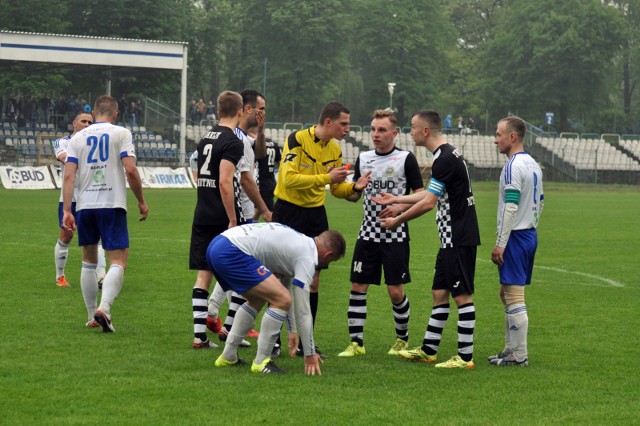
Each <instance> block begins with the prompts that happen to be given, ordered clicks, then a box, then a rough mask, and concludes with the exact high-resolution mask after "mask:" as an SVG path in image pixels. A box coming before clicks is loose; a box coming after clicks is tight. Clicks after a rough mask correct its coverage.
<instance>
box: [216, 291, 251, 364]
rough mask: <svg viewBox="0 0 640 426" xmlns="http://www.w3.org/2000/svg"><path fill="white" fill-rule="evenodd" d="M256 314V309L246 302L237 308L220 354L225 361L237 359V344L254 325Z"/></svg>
mask: <svg viewBox="0 0 640 426" xmlns="http://www.w3.org/2000/svg"><path fill="white" fill-rule="evenodd" d="M257 316H258V311H256V310H255V309H253V308H252V307H251V306H249V305H247V304H246V303H245V304H244V305H242V306H241V307H240V309H238V312H237V313H236V318H235V321H234V322H233V326H231V331H229V335H228V336H227V341H226V342H225V344H224V350H223V351H222V355H223V356H224V357H225V359H226V360H227V361H235V360H236V359H238V346H239V345H240V343H241V342H242V339H244V338H245V336H246V335H247V334H248V333H249V332H250V331H251V329H252V328H253V326H254V325H255V323H256V317H257Z"/></svg>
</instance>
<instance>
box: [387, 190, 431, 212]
mask: <svg viewBox="0 0 640 426" xmlns="http://www.w3.org/2000/svg"><path fill="white" fill-rule="evenodd" d="M422 191H424V188H416V189H414V190H413V193H417V192H422ZM411 206H413V204H408V203H404V204H392V205H390V206H387V207H385V208H384V209H383V210H382V211H381V212H380V214H379V215H378V217H380V218H386V217H395V216H398V215H399V214H401V213H402V212H404V211H406V210H408V209H410V208H411Z"/></svg>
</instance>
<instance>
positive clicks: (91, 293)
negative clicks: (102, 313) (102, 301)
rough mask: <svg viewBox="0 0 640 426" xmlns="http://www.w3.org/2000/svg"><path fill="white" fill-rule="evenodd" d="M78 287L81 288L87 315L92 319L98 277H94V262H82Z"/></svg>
mask: <svg viewBox="0 0 640 426" xmlns="http://www.w3.org/2000/svg"><path fill="white" fill-rule="evenodd" d="M80 288H82V298H83V299H84V306H86V307H87V317H88V319H89V321H91V320H93V315H94V314H95V313H96V303H97V300H98V279H97V278H96V264H95V263H87V262H82V270H81V271H80Z"/></svg>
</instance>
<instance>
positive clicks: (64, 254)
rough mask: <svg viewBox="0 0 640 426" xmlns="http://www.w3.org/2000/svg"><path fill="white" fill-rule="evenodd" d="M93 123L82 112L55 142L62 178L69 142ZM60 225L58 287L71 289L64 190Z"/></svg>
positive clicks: (73, 208) (56, 253)
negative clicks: (63, 217)
mask: <svg viewBox="0 0 640 426" xmlns="http://www.w3.org/2000/svg"><path fill="white" fill-rule="evenodd" d="M92 123H93V117H92V116H91V114H89V113H86V112H84V111H81V112H79V113H78V114H77V115H76V117H75V118H74V119H73V122H72V126H73V133H72V134H70V135H67V136H65V137H62V138H60V139H56V140H55V141H54V142H53V154H54V156H55V158H56V159H57V160H58V161H60V162H61V163H62V167H61V174H62V176H64V164H65V163H66V162H67V145H68V144H69V140H70V139H71V137H72V136H73V135H75V134H76V133H77V132H79V131H80V130H82V129H84V128H85V127H88V126H90V125H91V124H92ZM75 212H76V197H75V193H74V194H73V197H72V203H71V213H72V214H73V215H74V216H75ZM58 223H59V226H60V235H59V237H58V241H57V242H56V246H55V248H54V251H53V253H54V258H55V264H56V284H57V285H58V287H71V285H70V284H69V283H68V282H67V279H66V277H65V273H64V268H65V266H66V264H67V259H68V258H69V244H70V243H71V240H72V239H73V231H70V230H67V229H65V228H64V227H63V226H62V190H60V201H59V202H58ZM103 256H104V252H103ZM95 324H96V323H95V321H93V319H92V320H91V321H90V322H89V323H87V326H90V327H93V326H95Z"/></svg>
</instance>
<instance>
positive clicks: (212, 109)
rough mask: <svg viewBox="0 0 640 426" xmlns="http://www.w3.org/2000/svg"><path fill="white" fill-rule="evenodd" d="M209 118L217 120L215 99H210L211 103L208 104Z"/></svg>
mask: <svg viewBox="0 0 640 426" xmlns="http://www.w3.org/2000/svg"><path fill="white" fill-rule="evenodd" d="M206 113H207V120H209V121H213V122H215V121H216V106H215V105H214V104H213V101H209V105H207V110H206Z"/></svg>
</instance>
